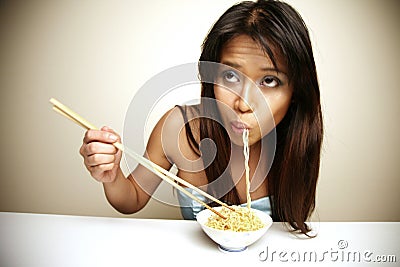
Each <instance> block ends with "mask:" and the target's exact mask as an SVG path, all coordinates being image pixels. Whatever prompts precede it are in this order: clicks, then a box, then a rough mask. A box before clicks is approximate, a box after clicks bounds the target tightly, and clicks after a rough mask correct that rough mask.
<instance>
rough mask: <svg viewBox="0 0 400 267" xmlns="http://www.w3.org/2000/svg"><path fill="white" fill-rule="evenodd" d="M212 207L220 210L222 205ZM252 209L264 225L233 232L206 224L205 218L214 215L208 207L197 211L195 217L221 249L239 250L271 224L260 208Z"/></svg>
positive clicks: (255, 239) (270, 219) (259, 236)
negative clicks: (249, 229)
mask: <svg viewBox="0 0 400 267" xmlns="http://www.w3.org/2000/svg"><path fill="white" fill-rule="evenodd" d="M214 209H215V210H216V211H220V210H221V209H222V207H215V208H214ZM252 211H253V212H255V213H256V214H257V216H258V217H259V218H260V219H261V221H262V222H263V223H264V224H265V227H263V228H261V229H259V230H256V231H248V232H234V231H226V230H218V229H215V228H212V227H208V226H206V223H207V220H208V218H209V217H210V216H211V215H214V213H213V212H212V211H210V210H208V209H204V210H202V211H201V212H199V213H198V214H197V217H196V219H197V222H198V223H199V224H200V226H201V228H202V229H203V231H204V232H205V233H206V234H207V235H208V236H209V237H210V238H211V239H212V240H214V242H216V243H217V244H218V245H219V248H220V249H221V250H222V251H227V252H240V251H244V250H246V249H247V247H248V246H250V245H251V244H253V243H254V242H256V241H257V240H258V239H260V238H261V237H262V236H263V235H264V234H265V233H266V232H267V230H268V228H269V227H271V225H272V218H271V216H269V215H268V214H266V213H265V212H262V211H260V210H256V209H252Z"/></svg>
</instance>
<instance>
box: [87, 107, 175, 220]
mask: <svg viewBox="0 0 400 267" xmlns="http://www.w3.org/2000/svg"><path fill="white" fill-rule="evenodd" d="M171 113H173V112H172V110H171V111H169V112H167V113H166V114H165V115H164V116H163V117H162V118H161V119H160V120H159V122H158V123H157V124H156V126H155V127H154V129H153V131H152V133H151V135H150V137H149V141H148V144H147V148H146V153H145V155H144V156H145V157H146V158H149V159H150V160H151V161H153V162H154V163H156V164H158V165H159V166H161V167H163V168H164V169H167V170H168V169H170V168H171V166H172V163H171V162H170V161H169V160H168V158H171V157H169V155H168V153H169V152H168V149H165V146H164V145H163V138H162V135H164V136H165V135H167V136H171V138H173V136H172V135H174V134H176V133H177V131H176V127H171V126H168V124H167V123H165V122H166V118H168V117H169V118H171V116H170V115H171ZM176 114H177V113H176ZM180 118H181V117H178V116H177V117H176V119H178V120H181V119H180ZM168 121H172V122H174V123H173V124H177V125H179V124H180V125H183V120H182V121H181V122H177V121H176V120H175V119H173V120H168ZM181 123H182V124H181ZM174 126H176V125H174ZM169 129H171V130H173V132H170V130H169ZM164 139H165V137H164ZM116 141H117V142H121V138H120V136H119V135H118V134H117V133H116V132H114V131H113V130H112V129H110V128H108V127H103V128H102V129H101V130H88V131H87V132H86V134H85V138H84V140H83V144H82V146H81V149H80V154H81V155H82V156H83V158H84V164H85V166H86V168H87V169H88V171H89V172H90V174H91V176H92V177H93V178H94V179H96V180H97V181H99V182H102V183H103V188H104V192H105V195H106V197H107V200H108V202H109V203H110V204H111V205H112V206H113V207H114V208H115V209H116V210H118V211H119V212H121V213H124V214H130V213H135V212H137V211H139V210H141V209H142V208H143V207H144V206H145V205H146V204H147V202H148V201H149V200H150V197H151V195H152V194H153V193H154V191H155V190H156V188H157V187H158V185H159V184H160V182H161V180H160V178H159V177H157V176H156V175H154V174H153V173H152V172H150V171H149V170H147V169H146V168H145V167H143V166H141V165H138V166H137V167H136V168H135V169H134V170H133V171H132V173H131V174H130V175H128V177H126V178H125V176H124V174H123V172H122V170H121V168H120V162H121V156H122V153H121V151H119V150H118V149H116V148H115V147H114V146H113V143H114V142H116Z"/></svg>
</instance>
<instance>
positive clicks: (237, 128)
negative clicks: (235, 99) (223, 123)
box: [231, 121, 249, 134]
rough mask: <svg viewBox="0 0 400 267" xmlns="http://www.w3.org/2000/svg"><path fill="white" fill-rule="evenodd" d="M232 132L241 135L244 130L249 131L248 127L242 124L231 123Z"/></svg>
mask: <svg viewBox="0 0 400 267" xmlns="http://www.w3.org/2000/svg"><path fill="white" fill-rule="evenodd" d="M231 127H232V130H233V132H235V133H238V134H242V133H243V131H244V130H245V129H249V126H248V125H246V124H245V123H243V122H239V121H233V122H231Z"/></svg>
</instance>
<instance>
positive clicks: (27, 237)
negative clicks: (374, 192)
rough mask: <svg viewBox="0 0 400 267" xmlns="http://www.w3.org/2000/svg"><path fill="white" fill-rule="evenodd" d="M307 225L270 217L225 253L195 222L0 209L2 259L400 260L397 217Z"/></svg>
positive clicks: (192, 262)
mask: <svg viewBox="0 0 400 267" xmlns="http://www.w3.org/2000/svg"><path fill="white" fill-rule="evenodd" d="M313 227H314V229H315V230H316V231H317V232H318V235H317V237H315V238H312V239H308V238H299V237H298V236H295V235H293V234H291V233H289V232H288V231H287V230H286V229H285V228H284V227H282V224H281V223H274V224H273V226H272V227H271V228H270V229H269V230H268V232H267V234H266V235H265V236H264V237H263V238H262V239H260V240H259V241H257V242H256V243H255V244H253V245H252V246H250V247H249V248H248V249H247V250H246V251H244V252H240V253H223V252H221V251H220V250H219V249H218V247H217V245H216V244H215V243H214V242H213V241H211V240H210V239H209V238H208V237H207V236H206V235H205V234H204V233H203V232H202V230H201V228H200V226H199V225H198V224H197V222H195V221H184V220H161V219H133V218H102V217H85V216H66V215H46V214H27V213H8V212H0V266H2V267H3V266H4V267H8V266H29V267H32V266H40V267H45V266H52V267H55V266H74V267H75V266H140V265H146V266H210V267H213V266H226V267H231V266H246V267H247V266H292V265H293V264H294V265H293V266H316V265H317V264H316V263H314V261H315V259H316V260H317V261H321V262H319V265H321V266H322V265H323V266H365V265H367V266H399V264H400V244H399V242H400V241H399V240H400V239H399V238H400V223H396V222H392V223H390V222H388V223H355V222H321V223H314V224H313ZM267 256H268V257H267ZM304 256H305V258H304ZM348 256H350V259H348V258H347V257H348ZM378 256H382V257H378ZM383 256H384V257H383ZM393 256H394V257H395V259H394V257H393ZM299 257H300V258H299ZM310 257H311V261H310ZM358 257H360V258H358ZM375 259H380V260H386V261H394V260H396V262H389V263H382V262H381V263H373V262H372V261H373V260H375ZM299 261H300V262H299ZM368 261H371V262H368ZM139 264H140V265H139ZM319 265H318V266H319Z"/></svg>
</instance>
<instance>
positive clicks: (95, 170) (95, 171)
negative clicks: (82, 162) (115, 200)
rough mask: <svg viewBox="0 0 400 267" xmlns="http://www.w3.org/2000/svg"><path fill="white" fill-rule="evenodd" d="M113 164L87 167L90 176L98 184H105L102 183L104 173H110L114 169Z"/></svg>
mask: <svg viewBox="0 0 400 267" xmlns="http://www.w3.org/2000/svg"><path fill="white" fill-rule="evenodd" d="M114 166H115V164H114V163H109V164H102V165H99V166H96V167H89V171H90V174H91V175H92V177H93V178H95V179H96V180H97V181H99V182H105V181H104V177H105V176H104V172H106V171H111V170H112V169H113V168H114Z"/></svg>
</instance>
